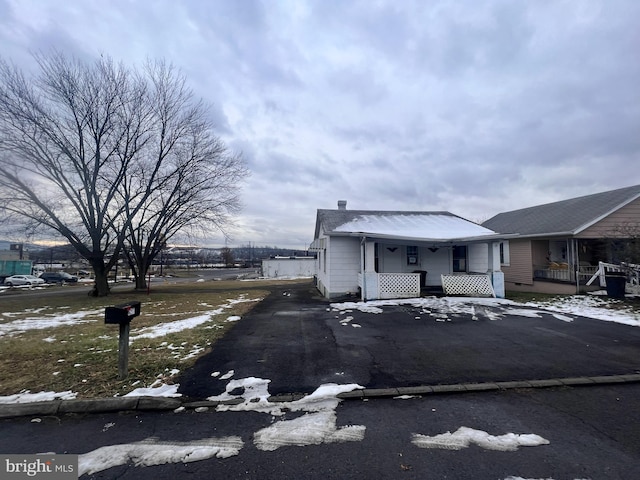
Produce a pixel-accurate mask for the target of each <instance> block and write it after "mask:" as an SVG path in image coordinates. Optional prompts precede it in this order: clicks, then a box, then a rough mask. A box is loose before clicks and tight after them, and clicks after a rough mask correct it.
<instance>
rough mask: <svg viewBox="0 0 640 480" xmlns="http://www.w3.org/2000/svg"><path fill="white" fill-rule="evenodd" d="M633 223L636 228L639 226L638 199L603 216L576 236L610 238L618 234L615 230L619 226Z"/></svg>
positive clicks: (639, 205)
mask: <svg viewBox="0 0 640 480" xmlns="http://www.w3.org/2000/svg"><path fill="white" fill-rule="evenodd" d="M624 225H635V226H636V230H637V229H638V228H639V227H640V199H637V200H635V201H633V202H631V203H630V204H628V205H625V206H624V207H622V208H621V209H619V210H617V211H615V212H613V213H612V214H611V215H609V216H608V217H606V218H603V219H602V220H600V221H599V222H597V223H596V224H594V225H592V226H590V227H589V228H587V229H586V230H584V231H583V232H580V233H579V234H578V235H576V237H577V238H611V237H615V236H619V234H618V233H617V231H618V230H619V227H620V226H624ZM636 234H637V232H636Z"/></svg>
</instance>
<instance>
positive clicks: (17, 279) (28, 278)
mask: <svg viewBox="0 0 640 480" xmlns="http://www.w3.org/2000/svg"><path fill="white" fill-rule="evenodd" d="M43 283H45V282H44V280H43V279H42V278H38V277H34V276H33V275H11V276H10V277H7V278H5V279H4V284H5V285H8V286H10V287H13V286H14V285H42V284H43Z"/></svg>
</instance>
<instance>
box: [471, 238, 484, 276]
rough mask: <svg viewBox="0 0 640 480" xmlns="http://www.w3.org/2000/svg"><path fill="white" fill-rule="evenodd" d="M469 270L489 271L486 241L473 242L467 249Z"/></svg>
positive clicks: (475, 271) (476, 271) (477, 271)
mask: <svg viewBox="0 0 640 480" xmlns="http://www.w3.org/2000/svg"><path fill="white" fill-rule="evenodd" d="M467 255H468V257H469V267H468V269H467V270H468V271H469V272H474V273H486V272H487V271H489V249H488V245H487V244H486V243H473V244H471V245H469V247H468V250H467Z"/></svg>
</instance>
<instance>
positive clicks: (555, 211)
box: [482, 185, 640, 235]
mask: <svg viewBox="0 0 640 480" xmlns="http://www.w3.org/2000/svg"><path fill="white" fill-rule="evenodd" d="M639 196H640V185H635V186H633V187H626V188H620V189H618V190H610V191H608V192H602V193H594V194H592V195H586V196H584V197H577V198H570V199H569V200H562V201H560V202H554V203H547V204H545V205H538V206H536V207H529V208H522V209H520V210H513V211H511V212H504V213H499V214H498V215H496V216H495V217H493V218H491V219H489V220H487V221H486V222H484V223H483V224H482V226H483V227H486V228H489V229H491V230H494V231H496V232H499V233H519V234H521V235H540V234H554V233H567V234H576V233H578V232H580V231H581V230H582V229H583V228H585V227H587V226H589V225H591V224H592V223H593V222H594V221H596V220H598V219H600V218H603V217H605V216H607V215H609V214H611V213H613V212H614V211H616V210H617V209H619V208H620V207H622V206H624V205H626V204H627V203H629V202H631V201H632V200H634V199H635V198H637V197H639Z"/></svg>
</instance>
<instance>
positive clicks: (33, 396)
mask: <svg viewBox="0 0 640 480" xmlns="http://www.w3.org/2000/svg"><path fill="white" fill-rule="evenodd" d="M77 395H78V394H77V393H74V392H72V391H71V390H67V391H65V392H40V393H30V392H29V390H25V391H23V392H20V393H17V394H15V395H8V396H6V397H0V403H4V404H8V403H31V402H50V401H51V400H74V399H75V398H76V396H77Z"/></svg>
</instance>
